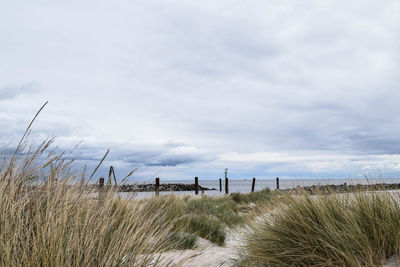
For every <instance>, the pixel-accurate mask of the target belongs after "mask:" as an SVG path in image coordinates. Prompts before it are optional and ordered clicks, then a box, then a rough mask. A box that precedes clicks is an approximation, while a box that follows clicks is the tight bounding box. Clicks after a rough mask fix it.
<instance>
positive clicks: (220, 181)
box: [219, 178, 222, 192]
mask: <svg viewBox="0 0 400 267" xmlns="http://www.w3.org/2000/svg"><path fill="white" fill-rule="evenodd" d="M219 192H222V179H221V178H219Z"/></svg>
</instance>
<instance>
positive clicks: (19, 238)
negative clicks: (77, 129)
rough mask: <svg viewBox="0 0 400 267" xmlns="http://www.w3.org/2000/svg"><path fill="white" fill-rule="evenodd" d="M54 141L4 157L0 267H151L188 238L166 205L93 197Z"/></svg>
mask: <svg viewBox="0 0 400 267" xmlns="http://www.w3.org/2000/svg"><path fill="white" fill-rule="evenodd" d="M51 143H52V142H51V140H50V141H46V142H43V143H41V144H40V145H38V146H37V147H35V146H31V147H30V148H27V149H22V148H19V151H17V152H16V153H15V155H14V156H13V157H10V156H9V154H5V155H2V158H3V162H2V164H1V165H0V265H1V266H118V265H127V266H148V265H149V264H150V262H152V261H154V256H153V255H156V253H157V252H160V251H164V250H166V249H171V248H175V247H179V246H181V245H182V240H186V241H187V240H188V238H186V237H182V236H180V235H173V236H171V229H172V228H173V225H172V224H170V223H169V220H168V218H167V217H166V214H165V213H163V212H161V210H163V206H162V205H160V206H158V207H157V208H156V207H153V208H152V207H150V206H148V205H143V204H141V203H137V202H133V201H127V200H121V199H119V198H116V197H115V194H114V192H112V191H109V192H103V193H102V194H100V197H98V195H99V194H98V193H95V194H93V192H86V191H85V190H87V188H88V187H84V186H82V184H84V180H82V181H81V182H74V181H76V178H77V177H78V176H77V175H74V174H73V173H74V172H72V170H71V168H70V167H71V161H67V160H66V159H64V158H63V157H62V155H57V154H55V153H54V152H52V151H51V150H50V151H49V148H50V146H51ZM79 176H80V174H79ZM82 177H84V176H82ZM90 193H92V194H90ZM93 195H95V196H96V197H93ZM192 240H193V238H192Z"/></svg>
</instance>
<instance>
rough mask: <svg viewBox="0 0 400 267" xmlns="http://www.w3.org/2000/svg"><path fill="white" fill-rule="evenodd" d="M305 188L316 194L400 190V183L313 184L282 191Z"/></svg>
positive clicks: (287, 190)
mask: <svg viewBox="0 0 400 267" xmlns="http://www.w3.org/2000/svg"><path fill="white" fill-rule="evenodd" d="M298 190H305V191H306V192H309V193H310V194H316V193H320V192H335V193H344V192H357V191H378V190H400V184H386V183H381V184H369V185H364V184H356V185H353V184H350V185H348V184H346V183H344V184H340V185H313V186H306V187H298V188H291V189H283V190H280V191H285V192H290V191H298Z"/></svg>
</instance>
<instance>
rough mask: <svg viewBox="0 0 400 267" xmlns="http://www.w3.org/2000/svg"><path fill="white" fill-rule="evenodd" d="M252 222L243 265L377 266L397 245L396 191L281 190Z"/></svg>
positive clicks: (396, 250)
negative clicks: (276, 202) (275, 204)
mask: <svg viewBox="0 0 400 267" xmlns="http://www.w3.org/2000/svg"><path fill="white" fill-rule="evenodd" d="M281 199H282V201H281V202H280V203H281V204H280V206H279V208H278V209H277V210H276V212H272V213H271V214H270V216H269V217H267V218H266V219H265V220H263V221H262V222H259V223H257V224H255V225H254V226H253V230H252V231H251V232H250V233H249V234H248V237H247V242H246V245H245V246H244V248H243V249H244V251H243V254H244V255H243V261H242V262H241V265H243V266H377V265H378V266H379V265H381V264H382V262H384V260H385V259H386V258H388V257H390V256H391V255H394V254H397V253H399V250H400V244H399V241H400V206H399V195H397V194H394V193H390V192H357V193H350V194H324V195H322V194H319V195H316V196H310V195H308V194H306V193H304V194H302V195H284V196H282V198H281Z"/></svg>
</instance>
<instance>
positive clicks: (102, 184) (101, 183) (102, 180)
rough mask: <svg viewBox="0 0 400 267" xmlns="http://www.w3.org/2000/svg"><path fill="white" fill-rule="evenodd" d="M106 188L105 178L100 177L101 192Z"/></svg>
mask: <svg viewBox="0 0 400 267" xmlns="http://www.w3.org/2000/svg"><path fill="white" fill-rule="evenodd" d="M103 188H104V178H103V177H100V179H99V190H103Z"/></svg>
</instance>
